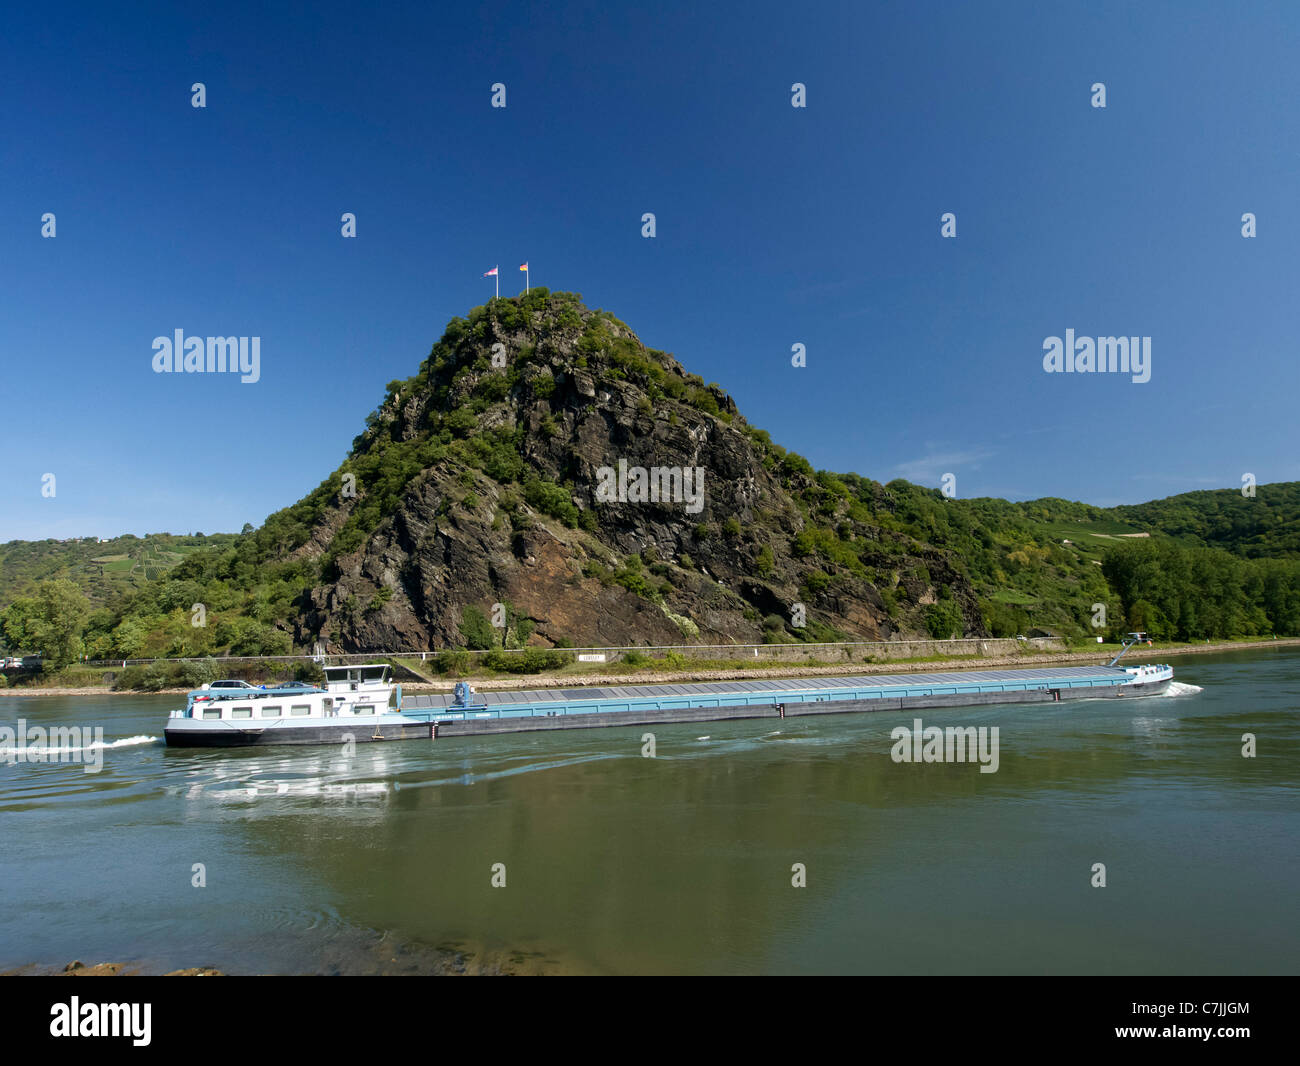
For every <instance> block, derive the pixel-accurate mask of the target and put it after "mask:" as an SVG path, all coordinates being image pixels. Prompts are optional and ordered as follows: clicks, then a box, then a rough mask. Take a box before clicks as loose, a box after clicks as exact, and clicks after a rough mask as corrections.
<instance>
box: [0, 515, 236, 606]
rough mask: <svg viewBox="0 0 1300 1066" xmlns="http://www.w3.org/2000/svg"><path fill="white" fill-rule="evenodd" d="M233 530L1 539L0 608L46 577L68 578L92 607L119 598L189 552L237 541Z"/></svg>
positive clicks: (34, 587) (24, 593) (163, 572)
mask: <svg viewBox="0 0 1300 1066" xmlns="http://www.w3.org/2000/svg"><path fill="white" fill-rule="evenodd" d="M236 537H237V534H234V533H218V534H215V535H211V536H204V535H202V534H198V535H194V536H173V535H172V534H170V533H152V534H150V535H148V536H145V537H136V536H133V535H131V534H129V533H128V534H126V535H124V536H121V537H115V538H113V539H112V540H102V541H101V540H99V539H97V538H95V537H80V538H74V539H71V540H11V541H9V542H7V543H5V544H0V607H2V606H6V605H8V604H9V603H12V602H13V601H14V600H16V599H18V598H19V597H20V596H28V595H31V594H32V593H33V592H35V591H36V589H37V587H38V586H39V585H40V583H41V582H42V581H51V580H54V579H56V578H68V579H70V580H72V581H73V582H75V583H76V584H77V585H78V586H80V587H81V589H82V591H83V592H85V594H86V596H87V597H88V598H89V599H90V602H91V604H92V605H93V606H96V607H99V606H103V605H105V604H107V603H111V602H114V601H115V600H117V599H119V598H120V597H121V596H122V594H123V593H125V592H128V591H130V590H132V589H138V588H140V587H141V586H143V585H144V584H145V583H146V582H149V581H153V580H156V579H157V578H160V577H162V576H163V575H164V574H165V573H166V572H167V571H168V570H170V569H171V568H172V567H174V566H175V565H176V564H177V563H179V562H181V561H182V560H183V559H184V558H185V557H186V556H187V555H188V554H189V553H190V552H193V551H200V550H202V549H205V548H215V547H221V546H223V545H228V544H230V543H232V542H233V541H234V540H235V539H236Z"/></svg>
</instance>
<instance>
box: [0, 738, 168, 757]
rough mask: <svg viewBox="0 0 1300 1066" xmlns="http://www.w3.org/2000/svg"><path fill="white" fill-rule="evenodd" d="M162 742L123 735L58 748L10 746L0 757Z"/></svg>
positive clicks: (69, 753)
mask: <svg viewBox="0 0 1300 1066" xmlns="http://www.w3.org/2000/svg"><path fill="white" fill-rule="evenodd" d="M162 742H163V738H162V737H146V736H138V737H123V738H122V739H121V740H108V741H104V740H96V741H94V742H93V743H90V744H84V745H80V746H70V747H58V748H51V747H49V746H48V745H43V744H32V745H29V746H26V747H23V748H16V747H12V746H8V747H3V748H0V758H4V757H5V756H7V755H17V754H18V753H19V751H24V752H27V753H28V754H29V755H30V753H32V752H37V751H39V752H40V753H41V754H43V755H76V754H77V753H78V752H83V751H110V750H113V749H116V748H137V747H139V746H140V745H141V744H161V743H162Z"/></svg>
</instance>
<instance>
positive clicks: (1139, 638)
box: [1106, 633, 1150, 666]
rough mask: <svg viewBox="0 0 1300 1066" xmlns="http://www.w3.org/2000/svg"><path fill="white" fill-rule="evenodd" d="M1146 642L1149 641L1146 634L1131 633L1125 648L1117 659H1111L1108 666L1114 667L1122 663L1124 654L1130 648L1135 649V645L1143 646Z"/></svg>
mask: <svg viewBox="0 0 1300 1066" xmlns="http://www.w3.org/2000/svg"><path fill="white" fill-rule="evenodd" d="M1145 640H1147V635H1146V634H1145V633H1130V634H1129V635H1128V636H1127V637H1125V638H1124V646H1123V647H1122V648H1120V650H1119V654H1118V655H1116V656H1115V658H1113V659H1111V661H1110V662H1108V663H1107V664H1106V665H1107V666H1114V665H1115V664H1116V663H1117V662H1119V661H1120V659H1122V658H1123V657H1124V653H1125V652H1127V651H1128V650H1129V648H1131V647H1133V645H1134V644H1141V643H1142V642H1143V641H1145ZM1148 643H1150V642H1149V641H1148Z"/></svg>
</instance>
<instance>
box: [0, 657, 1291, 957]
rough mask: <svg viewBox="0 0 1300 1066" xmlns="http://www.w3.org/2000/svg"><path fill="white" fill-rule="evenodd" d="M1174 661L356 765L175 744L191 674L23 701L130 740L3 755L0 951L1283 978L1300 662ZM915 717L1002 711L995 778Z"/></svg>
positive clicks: (397, 749)
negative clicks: (1122, 684) (792, 714)
mask: <svg viewBox="0 0 1300 1066" xmlns="http://www.w3.org/2000/svg"><path fill="white" fill-rule="evenodd" d="M1174 662H1175V668H1176V671H1177V674H1176V676H1177V677H1178V679H1179V682H1180V683H1181V684H1182V685H1184V686H1188V687H1189V690H1187V691H1183V692H1182V694H1180V695H1175V696H1165V697H1153V698H1150V699H1144V700H1092V701H1082V702H1075V701H1070V702H1067V703H1062V704H1042V705H1034V706H1020V707H981V708H971V709H967V710H963V709H957V710H933V711H922V712H904V713H901V714H900V713H884V714H859V715H837V716H824V717H823V716H819V717H815V718H805V719H786V720H785V721H780V722H773V721H771V720H767V721H761V722H757V721H756V722H731V723H722V722H715V723H705V724H703V725H701V724H684V725H668V726H660V727H636V728H631V729H623V728H620V729H591V730H573V731H566V732H559V733H544V734H542V733H537V734H527V733H522V734H513V735H505V736H497V737H470V738H461V739H445V738H444V739H439V740H436V741H406V742H401V743H391V744H363V745H359V746H358V747H357V748H356V750H355V753H353V754H351V755H350V756H347V755H345V754H344V753H343V752H342V749H340V748H281V749H274V748H268V749H261V750H247V751H195V750H184V749H182V750H169V749H167V747H166V746H165V745H164V744H163V743H162V739H161V738H162V730H163V725H164V722H165V719H166V715H167V712H168V710H170V709H171V708H172V707H174V706H176V705H177V703H178V698H177V697H175V696H117V695H105V696H92V697H86V696H80V697H60V696H48V697H21V698H18V697H13V696H5V695H4V694H3V693H0V725H3V726H8V727H9V728H10V729H14V728H16V727H17V724H18V720H19V719H23V720H25V722H26V724H27V725H28V726H29V727H30V726H33V725H39V726H41V727H43V728H48V727H50V726H79V727H89V728H94V727H100V728H102V729H103V732H104V743H105V744H106V745H108V746H107V747H105V748H102V749H94V751H93V752H90V753H87V752H85V751H82V752H79V753H69V756H71V757H78V758H81V757H87V758H89V757H93V756H95V755H97V754H102V760H103V761H102V767H101V768H100V769H99V770H98V772H91V773H87V772H86V770H87V769H88V768H89V769H92V770H93V769H95V767H94V766H88V765H86V764H83V763H80V762H60V763H32V762H25V761H17V760H16V757H15V761H12V762H10V763H8V764H7V763H6V762H5V761H4V760H5V757H6V751H4V750H0V826H3V834H4V846H3V848H2V849H0V887H2V889H3V891H2V893H0V898H2V899H3V905H2V906H0V970H10V969H15V968H21V969H25V970H26V971H27V972H31V971H32V970H33V969H37V970H39V969H44V968H61V967H62V966H63V965H64V964H65V963H67V962H68V961H70V960H72V959H79V960H83V961H85V962H86V963H94V962H100V961H115V962H122V961H127V962H130V963H131V964H132V966H133V967H134V968H137V969H139V970H141V971H142V972H147V973H152V972H165V971H167V970H171V969H178V968H182V967H191V966H213V967H216V968H218V969H220V970H222V971H224V972H226V973H233V974H242V973H395V974H396V973H461V972H463V973H498V972H506V973H593V974H616V973H617V974H621V973H737V974H759V973H887V974H931V973H954V974H995V973H996V974H1001V973H1030V974H1040V973H1042V974H1050V973H1084V974H1147V973H1151V974H1203V973H1215V974H1220V973H1222V974H1231V973H1293V972H1295V971H1296V969H1297V963H1298V962H1300V923H1297V922H1296V921H1295V900H1296V899H1297V897H1300V847H1297V843H1296V842H1297V841H1300V787H1298V777H1297V767H1298V766H1300V652H1296V651H1293V650H1288V649H1279V650H1277V651H1262V652H1261V651H1252V652H1239V653H1231V654H1223V655H1211V656H1204V657H1187V658H1183V659H1175V660H1174ZM1197 688H1199V689H1200V691H1196V689H1197ZM914 718H921V719H922V720H923V721H924V724H925V725H927V726H928V725H942V726H949V725H961V726H975V727H977V728H979V727H986V728H990V729H991V728H992V727H994V726H996V727H997V728H998V731H999V733H998V735H999V746H1000V757H999V761H998V768H997V772H996V773H981V772H980V771H979V767H978V765H976V764H972V763H919V764H917V763H900V762H895V761H894V760H893V759H892V758H891V755H890V752H891V748H892V747H893V741H892V740H891V737H890V730H891V729H893V728H894V727H895V726H897V725H900V724H903V725H911V723H912V721H913V719H914ZM646 732H653V733H654V735H655V748H656V752H655V757H653V758H647V757H644V756H643V754H642V750H643V740H642V736H643V734H644V733H646ZM1247 733H1250V734H1253V735H1254V736H1255V738H1256V740H1255V743H1256V746H1257V753H1256V755H1255V757H1253V758H1245V757H1243V755H1242V747H1243V740H1242V737H1243V734H1247ZM8 754H10V755H15V752H14V749H13V748H12V747H10V748H9V749H8ZM796 864H802V868H803V870H804V871H805V872H804V875H803V876H804V878H806V886H805V887H795V886H794V884H793V883H792V882H793V881H794V880H797V879H798V876H799V875H798V874H797V873H796V872H795V870H794V867H795V866H796ZM1095 864H1104V867H1105V880H1106V883H1105V886H1104V887H1094V881H1096V880H1097V879H1098V874H1097V872H1096V870H1095ZM494 882H496V883H495V884H494ZM501 882H504V884H501Z"/></svg>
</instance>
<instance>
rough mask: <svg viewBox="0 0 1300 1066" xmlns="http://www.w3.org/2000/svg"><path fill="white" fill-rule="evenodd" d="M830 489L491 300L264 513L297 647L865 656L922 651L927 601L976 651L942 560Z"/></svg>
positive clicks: (599, 324)
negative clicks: (286, 524) (320, 475)
mask: <svg viewBox="0 0 1300 1066" xmlns="http://www.w3.org/2000/svg"><path fill="white" fill-rule="evenodd" d="M692 474H693V475H695V476H694V478H691V477H690V475H692ZM829 481H833V484H829V483H828V482H829ZM850 483H851V484H852V486H853V490H852V491H851V492H849V493H848V494H847V495H846V494H845V492H844V484H845V483H844V482H841V481H839V480H837V479H820V480H819V478H818V476H817V475H815V474H814V472H813V471H812V469H811V468H810V467H809V466H808V464H807V463H806V461H804V460H802V459H801V458H799V457H798V456H795V455H792V454H787V453H786V452H785V451H784V450H783V449H781V448H779V447H777V446H776V445H774V444H772V443H771V442H770V440H769V439H768V438H767V435H766V434H765V433H761V432H759V431H756V430H754V429H753V428H752V427H750V426H748V425H747V424H746V422H745V420H744V419H743V418H742V417H741V416H740V414H739V412H738V411H737V410H736V407H735V404H734V403H733V401H732V400H731V398H730V397H729V396H727V395H726V394H725V393H724V392H723V391H722V390H721V389H720V388H719V387H718V386H716V385H705V384H704V382H703V381H702V380H701V379H699V378H698V377H695V376H693V375H689V374H687V373H686V372H685V371H684V370H683V368H682V367H681V365H680V364H679V363H678V362H677V361H676V360H675V359H673V358H672V357H671V356H669V355H666V354H665V353H662V352H656V351H653V350H650V349H647V348H646V347H645V346H644V345H643V344H642V343H641V342H640V341H639V340H638V339H637V337H636V336H635V335H634V334H633V333H632V331H631V330H630V329H628V327H627V326H625V325H624V324H623V323H621V322H619V321H618V320H617V319H615V318H613V316H611V315H608V314H606V313H604V312H593V311H590V310H588V309H587V308H585V307H583V306H582V304H581V301H580V298H579V297H576V296H574V295H572V294H564V293H554V294H551V293H548V292H547V291H546V290H543V289H535V290H533V292H532V293H531V294H529V295H528V296H527V297H521V298H516V299H500V300H493V301H492V302H491V303H490V304H489V305H487V306H486V307H481V308H476V309H475V310H474V311H473V312H472V313H471V315H470V317H469V319H468V320H466V319H454V320H453V321H452V322H451V324H450V325H449V326H448V329H447V332H446V334H444V336H443V338H442V339H441V340H440V341H439V342H438V343H437V344H436V345H435V346H434V348H433V351H432V352H431V353H430V355H429V357H428V359H426V360H425V361H424V362H423V363H422V364H421V366H420V370H419V372H418V373H417V374H416V375H415V376H414V377H412V378H410V379H408V380H406V381H397V382H393V383H391V384H390V385H389V389H388V394H387V396H386V398H385V400H384V402H383V404H382V405H381V406H380V408H379V409H378V410H377V411H376V412H375V413H374V414H372V415H371V416H370V418H369V419H368V420H367V429H366V431H365V432H364V433H363V434H362V435H361V436H359V437H358V438H357V439H356V441H355V442H354V447H353V451H352V454H351V455H350V456H349V458H348V459H347V461H345V462H344V464H343V465H342V466H341V467H340V468H339V470H338V471H336V472H335V473H334V474H333V475H332V476H331V477H330V479H329V480H328V481H326V482H325V483H324V484H323V485H322V486H321V487H320V488H319V489H318V490H317V491H316V492H314V493H313V494H312V495H311V496H310V497H308V498H307V499H306V500H304V501H302V502H301V503H299V504H298V505H296V506H295V508H291V509H289V511H288V512H282V513H281V514H282V515H286V514H291V515H292V519H293V521H294V522H296V523H297V527H298V528H300V529H302V530H303V531H304V532H303V534H302V535H301V536H300V537H299V538H298V539H299V543H298V544H297V547H296V548H294V549H293V551H292V553H291V556H290V557H291V558H296V559H300V560H304V561H310V562H312V563H315V564H318V566H319V571H318V572H319V575H320V576H319V580H318V581H317V583H316V584H315V586H314V587H313V588H312V589H311V590H310V591H309V593H307V595H306V597H305V601H304V602H302V603H301V604H300V605H299V606H300V610H299V612H298V618H299V621H298V623H297V631H296V633H295V639H296V641H297V642H299V643H301V644H304V645H306V646H310V645H311V644H313V643H314V642H316V641H320V642H321V643H323V644H324V645H325V647H326V649H327V650H328V651H331V652H338V651H366V650H376V651H377V650H398V649H413V648H440V647H449V646H466V645H469V646H483V645H484V640H483V632H484V625H485V624H486V625H487V626H488V627H489V628H488V629H487V633H488V636H489V637H495V639H496V642H497V643H501V642H502V640H504V642H505V644H506V645H507V646H511V645H518V644H520V643H529V644H534V645H539V646H543V647H549V646H553V645H555V644H556V643H571V644H572V645H574V646H579V647H581V646H590V645H633V644H643V645H665V644H686V643H692V644H695V643H706V644H733V643H755V642H762V641H763V640H764V633H765V630H766V631H767V633H768V634H769V639H773V638H775V639H783V640H789V639H804V640H808V639H828V640H834V639H862V640H886V639H889V638H890V637H891V636H892V635H894V634H900V635H906V636H926V635H927V633H926V632H925V625H924V622H923V619H924V617H925V613H924V612H925V610H926V607H925V606H924V605H926V604H930V603H934V602H935V601H936V600H943V601H951V604H952V608H951V617H952V618H953V620H954V622H956V624H955V626H954V629H955V630H964V631H965V632H966V633H967V634H968V635H975V636H979V635H984V629H983V626H982V623H981V619H980V614H979V609H978V605H977V602H976V598H975V595H974V592H973V590H972V589H971V587H970V585H969V583H968V582H967V581H966V580H965V579H964V578H963V577H962V576H961V575H960V574H959V572H958V571H957V570H956V569H954V566H953V564H952V561H951V560H950V559H948V558H947V557H946V556H945V555H944V554H943V553H942V552H939V551H936V550H935V549H933V548H930V547H928V546H923V545H920V544H918V543H917V542H915V541H913V540H912V539H911V538H910V537H908V536H906V535H904V534H901V533H895V532H891V531H889V530H888V529H887V528H882V525H881V524H878V521H879V520H880V517H881V516H886V515H887V514H888V513H889V511H890V509H891V501H890V498H889V494H888V492H887V491H886V490H885V489H884V488H883V487H882V486H880V485H879V484H877V483H875V482H871V481H865V480H861V479H856V478H855V479H852V480H851V482H850ZM494 611H495V618H494ZM494 621H495V622H496V623H503V625H498V626H497V627H496V628H495V629H493V628H491V625H492V623H493V622H494ZM956 635H960V633H957V634H956Z"/></svg>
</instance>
